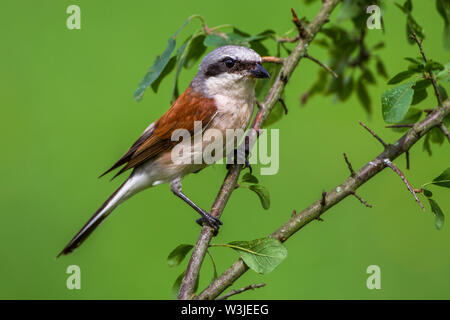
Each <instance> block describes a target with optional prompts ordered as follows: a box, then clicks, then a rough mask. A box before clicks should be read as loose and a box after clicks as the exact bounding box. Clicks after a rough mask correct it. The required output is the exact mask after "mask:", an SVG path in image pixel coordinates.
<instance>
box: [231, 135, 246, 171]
mask: <svg viewBox="0 0 450 320" xmlns="http://www.w3.org/2000/svg"><path fill="white" fill-rule="evenodd" d="M246 142H247V140H246ZM250 156H251V154H250V150H249V145H248V143H245V147H244V150H243V149H242V146H239V147H237V149H234V152H233V155H232V157H233V164H243V165H244V168H248V169H249V170H250V173H252V166H251V165H250V162H249V161H248V158H249V157H250ZM230 167H231V164H227V169H230Z"/></svg>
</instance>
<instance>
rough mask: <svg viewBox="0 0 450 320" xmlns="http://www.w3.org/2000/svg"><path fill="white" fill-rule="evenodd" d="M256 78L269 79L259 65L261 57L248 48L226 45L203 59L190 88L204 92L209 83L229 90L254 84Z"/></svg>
mask: <svg viewBox="0 0 450 320" xmlns="http://www.w3.org/2000/svg"><path fill="white" fill-rule="evenodd" d="M256 78H270V75H269V73H268V72H267V71H266V70H265V69H264V68H263V66H262V64H261V56H260V55H259V54H258V53H256V52H255V51H254V50H252V49H250V48H247V47H243V46H234V45H228V46H223V47H219V48H216V49H214V50H213V51H211V52H210V53H208V54H207V55H206V56H205V57H204V58H203V60H202V62H201V63H200V67H199V70H198V73H197V75H196V76H195V78H194V80H193V81H192V86H193V87H194V88H197V89H203V90H202V91H204V89H207V88H205V86H206V85H207V84H208V83H209V84H210V85H209V86H211V85H214V87H217V89H220V88H219V87H223V89H227V88H228V89H230V88H231V87H233V86H234V85H245V84H246V83H250V84H254V80H255V79H256Z"/></svg>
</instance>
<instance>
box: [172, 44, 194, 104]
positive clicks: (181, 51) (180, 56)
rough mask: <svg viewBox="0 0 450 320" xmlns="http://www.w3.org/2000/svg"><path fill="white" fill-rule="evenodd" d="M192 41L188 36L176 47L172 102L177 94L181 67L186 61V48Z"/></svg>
mask: <svg viewBox="0 0 450 320" xmlns="http://www.w3.org/2000/svg"><path fill="white" fill-rule="evenodd" d="M191 41H192V37H189V38H188V39H187V40H186V41H185V42H183V44H182V45H181V46H180V47H179V48H178V50H177V71H176V73H175V79H174V83H173V90H172V99H171V102H172V103H173V102H174V101H175V100H176V99H177V98H178V95H179V92H178V77H179V76H180V72H181V68H183V65H184V62H185V61H186V54H187V51H186V48H189V46H190V44H191Z"/></svg>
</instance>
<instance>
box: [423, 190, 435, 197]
mask: <svg viewBox="0 0 450 320" xmlns="http://www.w3.org/2000/svg"><path fill="white" fill-rule="evenodd" d="M423 194H424V196H425V197H427V198H431V197H432V196H433V193H432V192H431V191H430V190H428V189H423Z"/></svg>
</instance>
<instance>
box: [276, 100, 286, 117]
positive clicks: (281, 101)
mask: <svg viewBox="0 0 450 320" xmlns="http://www.w3.org/2000/svg"><path fill="white" fill-rule="evenodd" d="M278 101H280V103H281V105H282V106H283V109H284V114H288V108H287V106H286V102H284V99H283V98H279V99H278Z"/></svg>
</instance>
